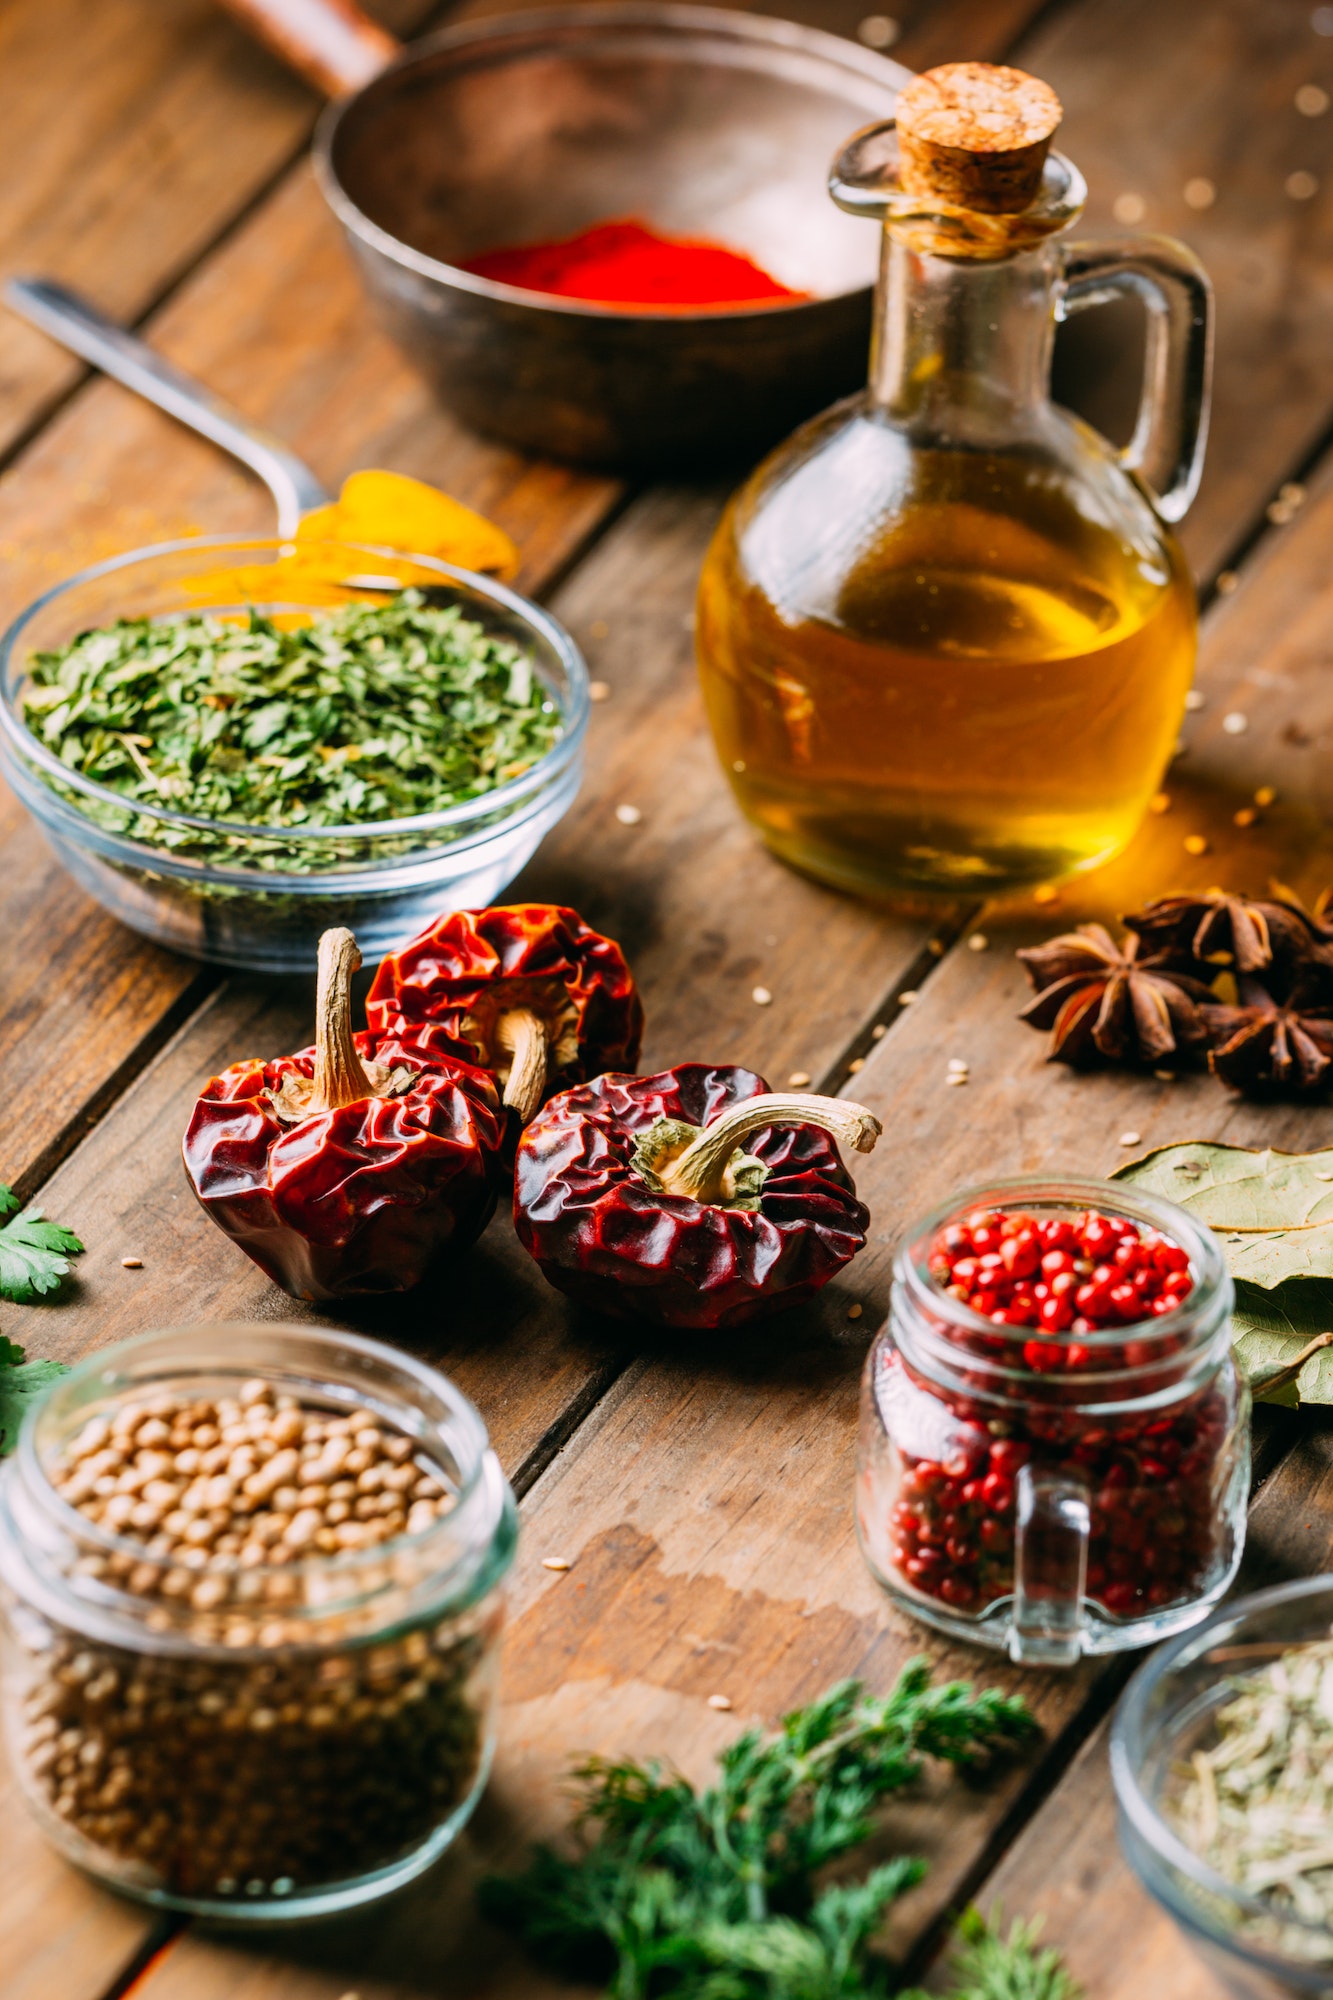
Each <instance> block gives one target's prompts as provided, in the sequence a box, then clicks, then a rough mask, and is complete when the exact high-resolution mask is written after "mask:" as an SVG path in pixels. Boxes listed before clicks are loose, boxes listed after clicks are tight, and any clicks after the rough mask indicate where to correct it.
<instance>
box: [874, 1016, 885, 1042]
mask: <svg viewBox="0 0 1333 2000" xmlns="http://www.w3.org/2000/svg"><path fill="white" fill-rule="evenodd" d="M888 1032H889V1024H888V1022H887V1021H876V1023H875V1025H874V1027H873V1028H872V1029H871V1030H870V1039H871V1041H872V1042H882V1041H883V1039H884V1037H885V1036H886V1035H887V1034H888Z"/></svg>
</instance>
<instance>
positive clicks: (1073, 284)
mask: <svg viewBox="0 0 1333 2000" xmlns="http://www.w3.org/2000/svg"><path fill="white" fill-rule="evenodd" d="M1062 263H1063V275H1064V282H1063V286H1062V289H1061V295H1060V300H1059V304H1058V306H1057V308H1056V317H1057V318H1058V319H1068V318H1069V316H1070V314H1071V313H1076V312H1082V311H1083V310H1084V309H1085V308H1086V307H1088V306H1096V305H1105V304H1107V303H1108V302H1109V301H1110V300H1111V299H1114V298H1118V297H1122V296H1124V295H1125V294H1126V293H1130V294H1132V295H1133V296H1134V297H1136V298H1139V299H1142V301H1143V303H1144V305H1145V306H1146V307H1147V309H1148V338H1147V346H1146V349H1145V352H1144V358H1143V395H1142V398H1141V400H1140V403H1139V414H1138V419H1137V421H1136V423H1135V425H1134V435H1133V437H1132V438H1131V439H1130V441H1129V443H1128V444H1127V445H1126V446H1125V448H1124V450H1123V451H1122V452H1120V453H1119V454H1118V456H1119V459H1120V463H1121V464H1122V465H1123V466H1124V467H1125V469H1126V470H1127V471H1129V472H1133V473H1136V474H1137V475H1138V477H1139V478H1140V479H1142V481H1143V483H1144V484H1145V485H1146V486H1147V487H1148V489H1149V492H1150V494H1151V496H1152V500H1153V505H1154V506H1155V507H1156V509H1157V512H1158V513H1159V514H1160V515H1161V517H1162V519H1163V520H1164V521H1172V522H1174V521H1179V520H1180V519H1181V517H1182V516H1183V515H1184V514H1185V512H1186V511H1187V509H1188V508H1189V505H1190V503H1191V501H1192V500H1193V498H1194V496H1195V494H1196V492H1197V491H1198V488H1199V476H1200V474H1201V473H1202V471H1203V454H1204V447H1205V445H1206V444H1207V442H1208V398H1209V392H1210V389H1211V384H1212V370H1213V288H1212V285H1211V284H1210V283H1209V281H1208V274H1207V272H1206V271H1205V270H1204V268H1203V265H1202V264H1201V263H1200V262H1199V260H1198V258H1197V257H1196V256H1195V255H1194V253H1193V251H1192V250H1187V249H1186V247H1185V245H1184V244H1183V243H1177V242H1175V241H1174V240H1173V239H1172V238H1171V237H1169V236H1144V237H1126V238H1125V239H1123V240H1122V241H1120V242H1110V243H1070V244H1067V245H1065V246H1063V249H1062Z"/></svg>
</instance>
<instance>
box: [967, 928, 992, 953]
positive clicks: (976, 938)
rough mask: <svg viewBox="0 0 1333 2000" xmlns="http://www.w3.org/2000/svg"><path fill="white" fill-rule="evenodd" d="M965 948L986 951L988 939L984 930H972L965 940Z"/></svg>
mask: <svg viewBox="0 0 1333 2000" xmlns="http://www.w3.org/2000/svg"><path fill="white" fill-rule="evenodd" d="M967 948H968V950H969V951H988V950H989V949H990V939H989V938H988V937H987V936H986V933H985V931H973V933H972V935H971V937H970V938H969V939H968V941H967Z"/></svg>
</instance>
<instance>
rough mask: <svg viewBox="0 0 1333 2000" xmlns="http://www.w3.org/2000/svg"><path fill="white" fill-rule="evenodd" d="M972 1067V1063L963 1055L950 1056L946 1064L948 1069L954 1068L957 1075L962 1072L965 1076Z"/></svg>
mask: <svg viewBox="0 0 1333 2000" xmlns="http://www.w3.org/2000/svg"><path fill="white" fill-rule="evenodd" d="M971 1067H972V1065H971V1063H970V1062H968V1061H967V1060H966V1059H965V1058H964V1057H963V1056H950V1057H949V1060H948V1062H947V1063H946V1064H945V1068H946V1069H949V1070H952V1071H953V1072H954V1074H955V1075H959V1074H961V1075H963V1076H966V1075H967V1072H968V1071H969V1070H970V1069H971Z"/></svg>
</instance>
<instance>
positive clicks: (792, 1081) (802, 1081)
mask: <svg viewBox="0 0 1333 2000" xmlns="http://www.w3.org/2000/svg"><path fill="white" fill-rule="evenodd" d="M809 1081H810V1072H809V1070H808V1069H794V1070H793V1071H792V1073H791V1075H790V1076H789V1077H788V1078H787V1082H788V1084H789V1085H790V1086H791V1088H792V1089H793V1090H804V1089H805V1087H806V1085H807V1084H808V1083H809Z"/></svg>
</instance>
